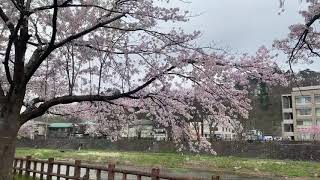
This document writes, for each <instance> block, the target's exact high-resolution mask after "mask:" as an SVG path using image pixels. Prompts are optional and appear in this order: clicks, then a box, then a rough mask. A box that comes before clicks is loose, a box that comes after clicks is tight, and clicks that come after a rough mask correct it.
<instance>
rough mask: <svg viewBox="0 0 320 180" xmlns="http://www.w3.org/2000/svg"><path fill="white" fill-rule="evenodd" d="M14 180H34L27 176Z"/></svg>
mask: <svg viewBox="0 0 320 180" xmlns="http://www.w3.org/2000/svg"><path fill="white" fill-rule="evenodd" d="M14 180H32V178H29V177H25V176H16V177H14Z"/></svg>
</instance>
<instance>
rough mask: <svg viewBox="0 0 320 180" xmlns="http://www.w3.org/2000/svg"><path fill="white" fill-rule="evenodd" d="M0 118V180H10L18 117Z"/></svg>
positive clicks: (11, 177)
mask: <svg viewBox="0 0 320 180" xmlns="http://www.w3.org/2000/svg"><path fill="white" fill-rule="evenodd" d="M13 117H14V118H12V116H11V117H10V118H0V180H12V179H13V176H12V165H13V160H14V154H15V144H16V136H17V132H18V130H19V124H18V116H17V115H16V116H13Z"/></svg>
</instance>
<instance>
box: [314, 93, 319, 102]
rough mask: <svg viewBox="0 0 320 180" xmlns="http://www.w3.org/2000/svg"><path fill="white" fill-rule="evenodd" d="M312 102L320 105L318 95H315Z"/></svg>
mask: <svg viewBox="0 0 320 180" xmlns="http://www.w3.org/2000/svg"><path fill="white" fill-rule="evenodd" d="M314 101H315V103H317V104H320V95H315V96H314Z"/></svg>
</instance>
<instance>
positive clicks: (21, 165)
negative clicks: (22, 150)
mask: <svg viewBox="0 0 320 180" xmlns="http://www.w3.org/2000/svg"><path fill="white" fill-rule="evenodd" d="M19 162H20V163H19V176H22V169H23V164H24V160H23V159H20V160H19Z"/></svg>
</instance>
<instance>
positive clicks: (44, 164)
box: [13, 156, 220, 180]
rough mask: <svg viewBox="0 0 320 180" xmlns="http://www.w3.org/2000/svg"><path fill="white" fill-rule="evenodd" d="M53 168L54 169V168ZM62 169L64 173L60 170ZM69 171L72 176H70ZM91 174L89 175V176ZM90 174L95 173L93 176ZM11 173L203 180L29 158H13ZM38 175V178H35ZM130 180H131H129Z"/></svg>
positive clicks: (96, 179) (94, 179) (75, 179)
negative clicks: (83, 171) (82, 171)
mask: <svg viewBox="0 0 320 180" xmlns="http://www.w3.org/2000/svg"><path fill="white" fill-rule="evenodd" d="M54 167H55V168H54ZM62 168H64V171H63V170H62ZM71 170H72V171H73V174H72V175H71ZM81 170H85V174H84V175H81V174H82V173H81ZM90 172H91V174H90ZM92 172H95V174H94V175H93V174H92ZM13 173H14V174H17V175H25V176H29V177H32V178H33V179H40V180H43V179H47V180H52V177H56V179H57V180H60V178H61V179H66V180H102V179H108V180H115V177H116V173H117V174H120V175H121V176H122V177H121V179H122V180H127V179H128V175H131V176H135V177H136V179H137V180H142V178H148V179H151V180H160V179H168V180H200V179H203V178H197V177H180V176H179V177H174V176H167V175H162V174H160V169H158V168H153V169H152V170H151V172H141V171H133V170H125V169H118V168H116V167H115V165H114V164H108V166H96V165H89V164H82V163H81V161H80V160H75V162H74V163H70V162H63V161H55V160H54V159H53V158H49V159H48V160H39V159H33V158H32V157H31V156H27V157H26V158H18V157H17V158H15V160H14V164H13ZM102 173H107V175H106V177H107V178H106V177H104V178H102ZM37 174H38V176H37ZM130 179H132V178H130ZM219 179H220V177H219V176H212V180H219Z"/></svg>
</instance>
